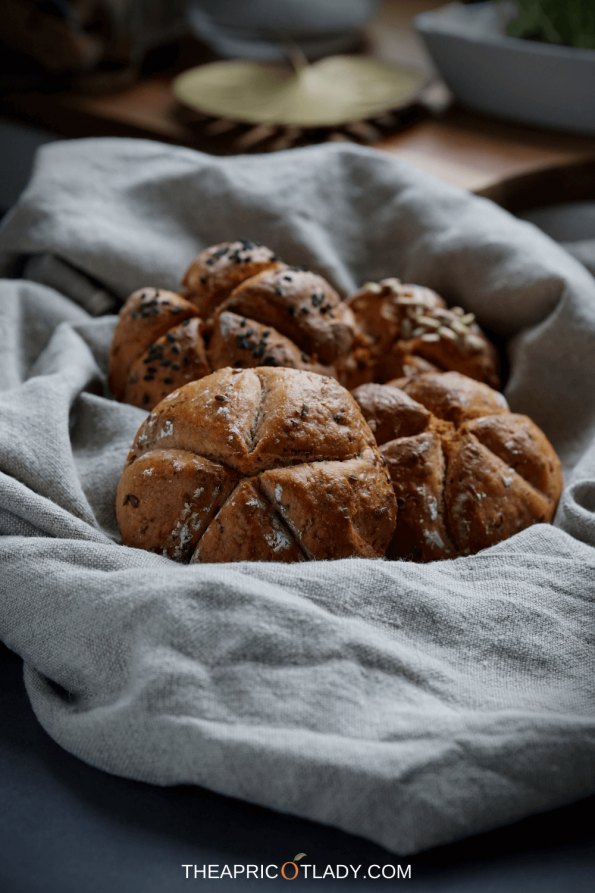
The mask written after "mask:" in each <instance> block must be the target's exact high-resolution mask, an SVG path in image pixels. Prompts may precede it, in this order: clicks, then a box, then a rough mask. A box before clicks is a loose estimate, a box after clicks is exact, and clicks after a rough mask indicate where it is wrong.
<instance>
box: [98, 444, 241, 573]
mask: <svg viewBox="0 0 595 893" xmlns="http://www.w3.org/2000/svg"><path fill="white" fill-rule="evenodd" d="M236 482H237V475H234V474H233V473H232V472H230V471H229V469H227V468H224V467H223V466H222V465H217V464H215V463H213V462H209V461H208V460H207V459H203V458H202V457H201V456H197V455H196V454H195V453H190V452H187V451H184V450H153V451H152V452H150V453H147V455H145V456H141V458H140V459H139V460H138V461H137V462H133V463H132V465H127V466H126V468H125V469H124V472H123V474H122V478H121V479H120V483H119V485H118V491H117V495H116V514H117V518H118V525H119V527H120V532H121V534H122V542H123V543H125V545H127V546H134V547H136V548H137V549H148V550H150V551H152V552H158V553H159V554H160V555H166V556H167V557H168V558H173V559H174V560H175V561H188V560H189V558H190V556H191V555H192V552H193V551H194V548H195V546H196V544H197V542H198V540H199V538H200V537H201V535H202V534H203V533H204V531H205V530H206V529H207V527H208V526H209V524H210V523H211V521H212V519H213V517H214V515H215V513H216V512H217V510H218V509H219V508H220V506H221V505H223V503H224V502H225V500H226V499H227V497H228V496H229V495H230V493H231V491H232V490H233V488H234V486H235V484H236Z"/></svg>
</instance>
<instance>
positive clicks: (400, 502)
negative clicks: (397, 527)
mask: <svg viewBox="0 0 595 893" xmlns="http://www.w3.org/2000/svg"><path fill="white" fill-rule="evenodd" d="M397 505H398V506H399V508H400V509H402V508H403V506H404V505H405V500H404V499H403V497H402V496H397Z"/></svg>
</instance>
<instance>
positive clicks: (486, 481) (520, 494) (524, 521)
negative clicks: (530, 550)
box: [353, 372, 562, 561]
mask: <svg viewBox="0 0 595 893" xmlns="http://www.w3.org/2000/svg"><path fill="white" fill-rule="evenodd" d="M406 391H407V393H405V392H404V391H400V390H398V389H396V388H394V387H392V386H391V385H377V384H366V385H362V386H360V387H359V388H357V389H356V390H355V391H354V392H353V396H354V397H355V399H356V400H357V401H358V403H359V405H360V407H361V409H362V412H363V415H364V417H365V418H366V419H367V420H368V423H369V424H370V426H371V427H372V430H373V431H374V433H375V435H376V438H377V442H378V445H379V449H380V454H381V455H382V457H383V458H384V460H385V461H386V463H387V467H388V471H389V474H390V477H391V480H392V484H393V488H394V492H395V497H396V500H397V506H398V516H397V524H396V529H395V533H394V536H393V539H392V542H391V544H390V546H389V547H388V550H387V557H388V558H399V559H409V560H413V561H435V560H439V559H445V558H456V557H457V556H459V555H473V554H475V553H476V552H479V551H480V550H481V549H486V548H488V547H489V546H492V545H495V544H496V543H499V542H501V541H502V540H505V539H507V538H508V537H510V536H512V535H513V534H515V533H518V532H520V531H521V530H524V529H525V528H526V527H529V526H530V525H531V524H538V523H550V522H551V521H552V519H553V516H554V512H555V510H556V506H557V503H558V500H559V498H560V495H561V492H562V471H561V465H560V461H559V459H558V457H557V456H556V453H555V452H554V449H553V447H552V445H551V444H550V443H549V441H548V440H547V438H546V437H545V435H544V434H543V432H542V431H540V430H539V428H538V427H537V425H535V424H534V423H533V422H532V421H531V420H530V419H529V418H527V416H523V415H517V414H515V413H511V412H510V411H509V409H508V406H507V404H506V401H505V399H504V397H503V396H502V394H499V393H498V392H497V391H494V390H492V389H490V388H489V387H488V386H487V385H485V384H483V383H480V382H477V381H474V380H473V379H470V378H466V377H465V376H463V375H459V373H456V372H448V373H445V374H442V375H440V374H435V373H430V374H427V375H422V376H420V377H419V378H418V379H415V380H412V381H409V382H407V384H406Z"/></svg>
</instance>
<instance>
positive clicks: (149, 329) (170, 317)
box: [108, 288, 204, 409]
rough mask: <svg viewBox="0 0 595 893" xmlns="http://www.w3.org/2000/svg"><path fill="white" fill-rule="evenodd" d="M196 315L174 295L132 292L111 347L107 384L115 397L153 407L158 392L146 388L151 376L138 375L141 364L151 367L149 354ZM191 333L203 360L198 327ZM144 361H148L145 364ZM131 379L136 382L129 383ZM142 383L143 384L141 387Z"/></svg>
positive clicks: (158, 290)
mask: <svg viewBox="0 0 595 893" xmlns="http://www.w3.org/2000/svg"><path fill="white" fill-rule="evenodd" d="M198 316H199V315H198V310H197V309H196V307H194V306H193V305H192V304H190V303H189V302H188V301H185V300H184V298H182V297H181V296H180V295H178V294H176V293H175V292H171V291H166V290H164V289H161V288H141V289H139V290H138V291H135V292H133V293H132V294H131V295H130V297H129V298H128V300H127V301H126V303H125V304H124V306H123V307H122V309H121V311H120V316H119V319H118V324H117V326H116V329H115V332H114V337H113V339H112V344H111V348H110V357H109V371H108V381H109V386H110V388H111V390H112V393H113V395H114V397H115V398H116V399H117V400H124V401H125V402H126V403H134V404H135V405H137V406H143V407H146V408H147V409H150V408H151V407H152V406H154V405H155V402H158V399H159V397H158V394H159V393H161V391H160V388H159V387H157V386H154V387H149V385H150V381H149V379H150V377H151V375H153V373H147V372H146V371H145V372H144V374H141V373H143V365H146V366H149V365H153V364H152V362H149V353H150V352H151V350H155V347H156V342H158V341H159V339H160V338H162V337H163V336H165V335H166V333H167V332H168V331H169V330H170V329H171V328H173V327H176V326H179V325H180V324H181V323H183V322H186V321H187V320H190V319H198ZM190 331H191V332H193V333H194V335H195V342H194V349H195V351H196V352H197V355H199V356H201V357H204V343H203V341H202V336H201V330H200V327H198V328H195V327H192V328H191V329H190ZM186 340H188V339H186ZM156 352H157V353H159V351H158V350H157V351H156ZM144 360H147V362H146V364H145V363H144ZM137 361H138V362H137ZM133 366H134V370H133V368H132V367H133ZM164 368H165V367H164ZM155 374H156V373H155ZM202 374H204V373H202ZM145 375H149V379H145ZM134 376H136V380H135V381H132V380H131V378H132V377H134ZM165 377H167V376H165ZM143 381H144V385H143V384H141V382H143ZM172 387H173V385H172ZM170 390H171V388H170ZM127 394H128V396H127ZM156 396H157V401H155V397H156Z"/></svg>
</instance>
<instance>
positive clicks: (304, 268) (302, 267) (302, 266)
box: [298, 264, 308, 273]
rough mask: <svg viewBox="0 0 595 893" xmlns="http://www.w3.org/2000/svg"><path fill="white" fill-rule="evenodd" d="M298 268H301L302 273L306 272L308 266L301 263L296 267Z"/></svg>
mask: <svg viewBox="0 0 595 893" xmlns="http://www.w3.org/2000/svg"><path fill="white" fill-rule="evenodd" d="M298 270H302V271H303V272H304V273H307V272H308V267H307V266H306V265H305V264H302V265H301V267H298Z"/></svg>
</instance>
